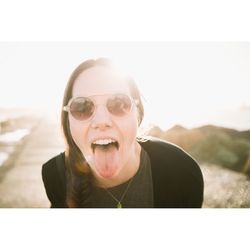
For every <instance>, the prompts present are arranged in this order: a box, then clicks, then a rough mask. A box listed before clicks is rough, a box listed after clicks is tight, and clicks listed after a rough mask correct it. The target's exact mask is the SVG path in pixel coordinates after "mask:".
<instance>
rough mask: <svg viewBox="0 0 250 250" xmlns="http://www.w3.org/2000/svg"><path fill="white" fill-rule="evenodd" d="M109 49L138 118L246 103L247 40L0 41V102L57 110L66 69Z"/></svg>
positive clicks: (191, 115) (166, 119)
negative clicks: (139, 106) (130, 85)
mask: <svg viewBox="0 0 250 250" xmlns="http://www.w3.org/2000/svg"><path fill="white" fill-rule="evenodd" d="M97 57H109V58H111V59H113V60H114V61H115V63H116V64H118V66H119V67H121V69H123V70H125V71H127V72H128V73H129V74H130V75H131V76H132V77H133V78H134V79H135V81H136V82H137V84H138V86H139V88H140V89H141V92H142V94H143V96H144V97H145V98H146V103H145V108H146V114H147V115H146V120H145V122H152V123H156V124H159V125H160V126H161V127H162V128H166V127H169V126H171V125H173V124H175V123H183V124H184V125H185V124H186V125H195V124H199V120H200V121H201V120H202V119H203V120H204V119H205V118H206V117H208V116H209V115H210V114H214V113H216V112H218V111H219V110H221V109H229V108H235V107H239V106H241V105H250V98H249V96H250V94H249V92H250V91H249V90H250V84H249V83H250V70H249V69H250V43H243V42H236V43H219V42H214V43H212V42H207V43H204V42H200V43H199V42H193V43H192V42H189V43H187V42H179V43H177V42H176V43H175V42H165V43H164V42H159V43H156V42H145V43H144V42H141V43H134V42H131V43H128V42H126V43H125V42H124V43H115V42H110V43H103V42H98V43H86V42H84V43H80V42H77V43H72V42H69V43H59V42H58V43H51V42H49V43H44V42H43V43H32V42H29V43H13V42H12V43H3V42H2V43H0V86H1V87H0V107H6V106H7V107H10V106H12V107H13V106H18V107H20V106H28V107H30V106H34V107H42V108H47V109H50V110H53V109H54V110H55V111H59V109H60V105H61V100H62V95H63V91H64V87H65V85H66V83H67V80H68V78H69V75H70V74H71V72H72V70H73V69H74V68H75V67H76V66H77V65H78V64H79V63H80V62H82V61H84V60H86V59H89V58H97Z"/></svg>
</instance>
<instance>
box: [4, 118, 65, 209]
mask: <svg viewBox="0 0 250 250" xmlns="http://www.w3.org/2000/svg"><path fill="white" fill-rule="evenodd" d="M18 150H19V151H20V152H19V153H18V154H15V155H17V156H16V157H15V158H14V157H13V159H11V166H7V167H9V170H8V171H5V173H4V176H2V178H1V181H0V207H13V208H21V207H25V208H34V207H49V202H48V199H47V196H46V193H45V190H44V187H43V183H42V179H41V166H42V164H43V163H44V162H46V161H47V160H48V159H49V158H51V157H52V156H54V155H55V154H58V153H59V152H61V151H63V141H62V139H61V136H60V129H59V127H58V125H57V124H56V122H55V121H53V120H52V119H49V118H48V119H42V120H41V121H40V122H39V124H38V126H37V127H36V128H35V129H34V130H33V131H32V133H31V134H30V135H29V136H28V138H26V142H25V143H24V145H23V146H21V147H20V148H19V149H18Z"/></svg>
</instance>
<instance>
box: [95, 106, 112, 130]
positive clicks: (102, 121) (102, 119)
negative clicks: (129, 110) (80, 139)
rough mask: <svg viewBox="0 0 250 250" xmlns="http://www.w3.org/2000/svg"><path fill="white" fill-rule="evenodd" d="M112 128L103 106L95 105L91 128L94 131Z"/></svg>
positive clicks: (108, 114) (107, 113) (108, 115)
mask: <svg viewBox="0 0 250 250" xmlns="http://www.w3.org/2000/svg"><path fill="white" fill-rule="evenodd" d="M111 126H112V120H111V117H110V113H109V112H108V110H107V109H106V107H105V106H104V105H97V106H96V110H95V114H94V117H93V119H92V121H91V127H92V128H94V129H100V130H105V129H107V128H109V127H111Z"/></svg>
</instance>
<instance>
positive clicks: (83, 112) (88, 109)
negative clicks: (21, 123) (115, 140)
mask: <svg viewBox="0 0 250 250" xmlns="http://www.w3.org/2000/svg"><path fill="white" fill-rule="evenodd" d="M94 110H95V106H94V103H93V102H92V101H91V100H90V99H88V98H84V97H79V98H76V99H75V100H74V101H73V102H72V103H71V105H70V112H71V114H72V116H73V117H74V118H75V119H77V120H81V121H83V120H87V119H89V118H90V117H91V116H92V115H93V113H94Z"/></svg>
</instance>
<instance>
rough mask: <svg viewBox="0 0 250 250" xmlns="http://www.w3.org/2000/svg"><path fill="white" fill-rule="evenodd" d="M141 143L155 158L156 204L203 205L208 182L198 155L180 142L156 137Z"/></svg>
mask: <svg viewBox="0 0 250 250" xmlns="http://www.w3.org/2000/svg"><path fill="white" fill-rule="evenodd" d="M140 144H141V146H142V148H143V149H144V150H145V151H146V152H147V153H148V155H149V158H150V161H151V170H152V177H153V184H154V190H155V191H154V195H155V203H156V204H155V205H156V207H201V206H202V201H203V189H204V183H203V176H202V172H201V169H200V167H199V165H198V163H197V162H196V161H195V160H194V158H193V157H192V156H191V155H189V154H188V153H187V152H185V151H184V150H183V149H182V148H180V147H178V146H177V145H175V144H172V143H170V142H167V141H164V140H160V139H157V138H154V137H149V138H148V139H147V140H145V141H144V142H140Z"/></svg>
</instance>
